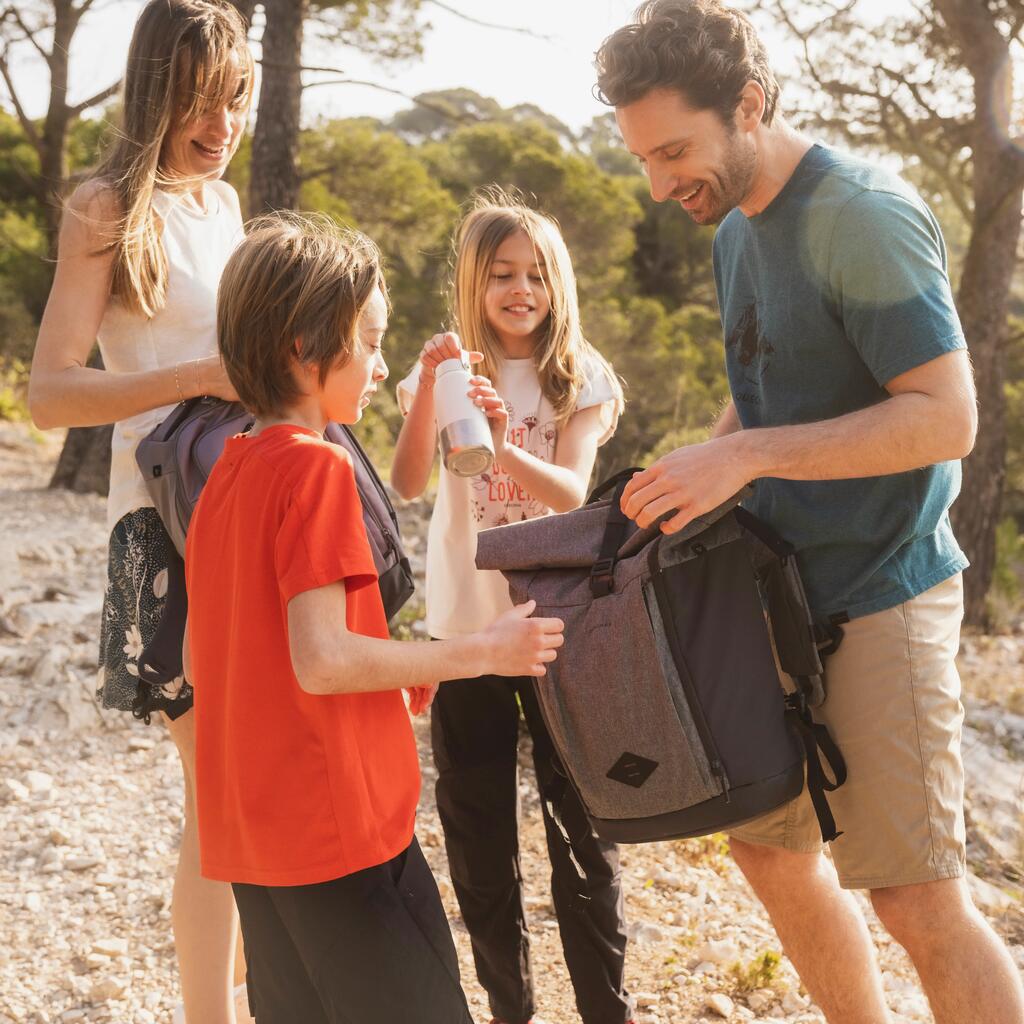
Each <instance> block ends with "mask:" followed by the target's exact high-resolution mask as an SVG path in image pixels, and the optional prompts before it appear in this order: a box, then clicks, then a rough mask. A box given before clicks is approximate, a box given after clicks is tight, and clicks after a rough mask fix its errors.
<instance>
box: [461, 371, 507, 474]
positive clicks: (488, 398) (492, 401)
mask: <svg viewBox="0 0 1024 1024" xmlns="http://www.w3.org/2000/svg"><path fill="white" fill-rule="evenodd" d="M469 382H470V384H472V385H473V387H472V388H470V390H469V392H468V394H469V397H470V398H472V399H473V404H474V405H477V406H479V407H480V408H481V409H483V411H484V415H485V416H486V417H487V425H488V426H489V427H490V428H491V439H492V440H493V442H494V458H495V459H496V460H497V459H500V457H501V455H502V454H503V453H504V452H505V450H506V449H507V448H508V409H506V408H505V401H504V399H503V398H502V397H501V395H499V394H498V392H497V391H495V390H494V388H493V387H491V382H490V381H489V380H488V379H487V378H486V377H470V379H469Z"/></svg>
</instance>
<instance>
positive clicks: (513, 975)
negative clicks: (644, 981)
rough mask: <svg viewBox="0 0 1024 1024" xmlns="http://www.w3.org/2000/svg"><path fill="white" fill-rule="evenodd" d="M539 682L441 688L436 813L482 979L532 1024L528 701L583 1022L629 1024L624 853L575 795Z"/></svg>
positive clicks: (562, 926) (557, 895) (435, 722)
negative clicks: (562, 768) (523, 811)
mask: <svg viewBox="0 0 1024 1024" xmlns="http://www.w3.org/2000/svg"><path fill="white" fill-rule="evenodd" d="M540 685H542V686H543V685H544V684H543V682H541V684H540ZM533 686H534V684H533V680H532V679H527V678H518V679H508V678H504V677H501V676H484V677H482V678H480V679H458V680H453V681H451V682H446V683H442V685H441V687H440V689H439V690H438V692H437V696H436V697H435V698H434V704H433V708H432V712H431V732H432V737H433V746H434V764H435V765H436V767H437V772H438V775H437V809H438V812H439V813H440V817H441V824H442V826H443V828H444V834H445V844H446V846H447V848H448V862H449V867H450V870H451V876H452V884H453V886H454V888H455V894H456V896H457V897H458V901H459V908H460V909H461V911H462V917H463V920H464V921H465V923H466V928H467V930H468V931H469V935H470V938H471V940H472V944H473V957H474V960H475V961H476V971H477V977H478V978H479V980H480V984H481V985H482V986H483V988H484V989H486V991H487V994H488V996H489V998H490V1004H491V1013H492V1014H493V1015H494V1016H495V1017H497V1018H498V1019H499V1020H502V1021H507V1022H508V1024H524V1022H525V1021H528V1020H529V1019H530V1017H531V1016H532V1015H533V1012H534V995H533V982H532V978H531V972H530V953H529V937H528V935H527V929H526V916H525V912H524V908H523V894H522V884H521V883H522V874H521V871H520V865H519V836H518V817H519V814H518V812H519V793H518V774H517V747H518V739H519V707H518V705H517V701H516V697H517V696H518V698H519V701H520V702H521V704H522V709H523V714H524V717H525V719H526V724H527V727H528V728H529V731H530V735H531V736H532V737H533V761H534V765H535V767H536V770H537V782H538V786H539V788H540V796H541V806H542V808H543V815H544V829H545V833H546V837H547V846H548V856H549V858H550V860H551V896H552V902H553V903H554V907H555V914H556V916H557V918H558V926H559V930H560V932H561V937H562V948H563V950H564V951H565V961H566V964H567V965H568V968H569V974H570V976H571V978H572V983H573V988H574V989H575V992H576V1005H577V1007H578V1009H579V1012H580V1016H581V1017H582V1018H583V1021H584V1024H624V1022H625V1021H627V1020H628V1019H629V1017H630V1005H629V1000H628V998H627V996H626V993H625V992H624V991H623V988H622V972H623V962H624V959H625V951H626V935H625V931H624V926H623V907H622V889H621V884H620V873H619V856H618V850H617V848H616V847H615V845H614V844H612V843H607V842H604V841H603V840H600V839H598V838H597V836H596V835H595V834H594V832H593V830H592V829H591V827H590V823H589V821H587V818H586V815H585V813H584V811H583V807H582V805H581V804H580V802H579V798H578V797H577V796H576V794H575V791H574V790H573V789H572V787H571V786H570V785H569V784H568V783H567V782H566V780H565V778H564V777H563V776H562V775H561V774H559V773H558V772H557V771H556V770H555V768H554V766H553V765H554V760H553V757H554V748H553V746H552V743H551V737H550V735H549V734H548V731H547V728H546V727H545V725H544V721H543V718H542V717H541V711H540V707H539V706H538V704H537V697H536V694H535V693H534V690H533ZM566 837H568V842H567V838H566ZM570 846H571V853H570ZM574 858H575V861H576V864H578V865H579V866H580V868H582V875H581V874H580V871H579V870H578V869H577V867H576V864H574V863H573V859H574Z"/></svg>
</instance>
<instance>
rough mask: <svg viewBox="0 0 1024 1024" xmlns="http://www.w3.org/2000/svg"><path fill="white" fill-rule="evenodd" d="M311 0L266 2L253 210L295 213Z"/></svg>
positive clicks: (254, 149) (254, 151)
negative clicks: (304, 34) (305, 24)
mask: <svg viewBox="0 0 1024 1024" xmlns="http://www.w3.org/2000/svg"><path fill="white" fill-rule="evenodd" d="M308 8H309V0H266V3H265V4H264V10H265V11H266V17H267V24H266V27H265V28H264V30H263V82H262V85H261V86H260V99H259V113H258V115H257V120H256V130H255V132H254V133H253V137H252V172H251V173H252V177H251V179H250V185H249V209H250V211H251V212H252V213H253V214H254V215H256V214H260V213H267V212H268V211H270V210H294V209H295V207H296V205H297V203H298V198H299V169H298V149H299V113H300V108H301V105H302V72H301V70H300V69H301V66H302V23H303V19H304V18H305V17H306V14H307V11H308Z"/></svg>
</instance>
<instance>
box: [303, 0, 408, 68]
mask: <svg viewBox="0 0 1024 1024" xmlns="http://www.w3.org/2000/svg"><path fill="white" fill-rule="evenodd" d="M420 7H421V0H312V2H311V3H310V8H311V10H312V13H313V15H314V17H315V19H316V21H317V22H318V26H317V27H318V28H319V30H320V31H319V35H320V37H321V38H322V39H323V40H324V41H325V42H328V43H330V44H333V45H334V46H337V45H341V46H347V47H352V48H354V49H357V50H359V51H360V52H362V53H364V54H370V55H372V56H374V57H376V58H377V59H379V60H382V61H387V62H394V61H403V60H409V59H410V58H412V57H418V56H419V55H420V54H421V53H422V52H423V31H424V28H425V25H424V24H423V23H422V22H421V21H420V20H419V18H418V14H419V10H420Z"/></svg>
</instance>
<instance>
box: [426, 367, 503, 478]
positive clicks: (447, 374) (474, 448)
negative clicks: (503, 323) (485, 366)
mask: <svg viewBox="0 0 1024 1024" xmlns="http://www.w3.org/2000/svg"><path fill="white" fill-rule="evenodd" d="M472 376H473V373H472V371H471V370H470V368H469V360H468V359H467V358H466V353H465V352H463V353H462V355H461V356H460V358H458V359H445V360H444V361H443V362H441V363H438V364H437V367H436V369H435V370H434V381H435V383H434V414H435V416H436V417H437V432H438V436H439V437H440V439H441V456H442V458H443V459H444V465H445V469H447V470H448V472H449V473H451V474H453V475H454V476H479V475H480V474H481V473H483V472H485V471H486V470H487V468H488V467H489V466H490V465H491V464H492V463H493V461H494V442H493V441H492V440H491V428H490V425H489V424H488V421H487V416H486V414H485V413H484V411H483V409H481V408H480V406H478V405H477V404H476V403H475V402H474V401H473V399H472V398H470V397H469V390H470V387H471V386H472V385H471V384H470V383H469V380H470V378H471V377H472Z"/></svg>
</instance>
